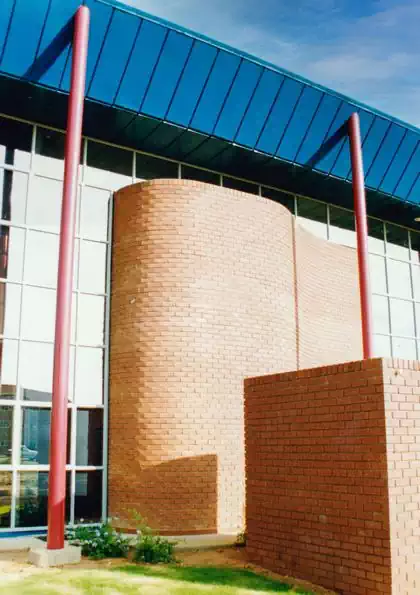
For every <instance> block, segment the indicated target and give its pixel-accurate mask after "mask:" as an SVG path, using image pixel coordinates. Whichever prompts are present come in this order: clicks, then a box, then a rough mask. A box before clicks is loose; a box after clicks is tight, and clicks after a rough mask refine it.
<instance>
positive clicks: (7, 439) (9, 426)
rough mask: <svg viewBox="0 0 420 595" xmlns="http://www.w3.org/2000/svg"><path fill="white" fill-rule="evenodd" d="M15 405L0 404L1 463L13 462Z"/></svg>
mask: <svg viewBox="0 0 420 595" xmlns="http://www.w3.org/2000/svg"><path fill="white" fill-rule="evenodd" d="M12 431H13V407H7V406H5V405H0V465H10V463H11V462H12Z"/></svg>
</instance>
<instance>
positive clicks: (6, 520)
mask: <svg viewBox="0 0 420 595" xmlns="http://www.w3.org/2000/svg"><path fill="white" fill-rule="evenodd" d="M11 510H12V474H11V473H9V472H7V471H2V472H1V473H0V527H2V528H4V527H10V513H11Z"/></svg>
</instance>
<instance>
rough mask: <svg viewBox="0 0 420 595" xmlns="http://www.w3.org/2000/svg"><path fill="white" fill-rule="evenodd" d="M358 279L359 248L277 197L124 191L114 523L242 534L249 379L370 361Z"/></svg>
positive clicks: (116, 316) (160, 186)
mask: <svg viewBox="0 0 420 595" xmlns="http://www.w3.org/2000/svg"><path fill="white" fill-rule="evenodd" d="M322 247H324V250H323V249H322ZM300 266H302V267H303V270H304V271H305V273H304V274H303V275H299V274H298V275H296V271H299V267H300ZM337 267H338V270H337ZM355 271H356V260H355V254H354V251H353V250H352V249H349V248H345V247H342V246H336V245H332V244H331V245H327V243H326V242H322V241H320V243H318V240H317V239H316V238H313V236H311V234H310V233H309V232H306V231H304V230H300V228H299V227H296V228H295V222H294V218H293V217H292V215H291V214H290V213H289V211H287V210H286V209H285V208H284V207H283V206H281V205H279V204H277V203H274V202H272V201H270V200H268V199H264V198H259V197H256V196H253V195H248V194H245V193H242V192H238V191H235V190H230V189H226V188H221V187H217V186H211V185H207V184H204V183H200V182H195V181H187V180H154V181H150V182H146V183H142V184H137V185H134V186H131V187H128V188H125V189H123V190H122V191H120V192H118V193H117V194H116V198H115V219H114V239H113V265H112V298H111V362H110V437H109V506H110V513H111V514H118V515H120V516H124V515H125V514H126V513H125V510H126V509H127V508H136V509H137V510H138V511H139V512H141V513H142V514H144V515H145V516H147V517H148V519H149V522H150V523H151V524H152V525H153V526H155V527H156V528H158V529H160V530H161V531H163V532H167V533H180V532H184V533H193V532H206V531H207V532H210V531H220V532H223V531H236V530H240V529H241V528H242V526H243V518H244V517H243V515H244V442H243V432H244V418H243V378H244V377H245V376H253V375H259V374H266V373H271V372H274V371H278V370H290V369H295V368H296V367H297V366H298V365H299V359H302V360H303V361H304V362H306V363H310V364H311V365H315V364H317V363H324V362H326V361H327V362H334V361H337V360H338V359H342V358H343V357H344V353H348V357H349V358H357V357H360V354H361V345H360V334H359V332H358V330H357V329H358V327H359V325H360V322H359V306H358V295H357V291H356V288H355V287H354V283H355ZM306 276H309V277H308V279H306ZM322 279H324V281H325V282H324V283H323V282H322ZM315 281H316V282H315ZM326 284H329V285H330V290H329V291H327V290H326ZM311 287H312V289H311ZM320 300H322V304H323V305H324V311H323V310H322V308H318V307H317V310H316V316H315V318H314V320H312V319H311V314H310V310H311V303H312V305H313V307H312V310H313V311H315V305H316V304H317V303H318V302H319V301H320ZM340 307H341V310H342V315H341V317H340V316H339V315H338V313H339V311H340ZM329 312H331V313H332V314H331V316H330V315H329ZM321 317H322V324H320V321H321ZM343 337H349V339H348V341H347V342H344V341H343ZM317 343H318V344H319V345H321V346H322V350H323V351H322V353H321V351H320V350H319V349H318V348H315V349H314V348H313V345H317Z"/></svg>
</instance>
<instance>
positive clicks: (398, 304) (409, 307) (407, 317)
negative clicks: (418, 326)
mask: <svg viewBox="0 0 420 595" xmlns="http://www.w3.org/2000/svg"><path fill="white" fill-rule="evenodd" d="M390 308H391V329H392V334H393V335H405V336H406V337H414V335H415V333H414V310H413V302H406V301H403V300H394V299H392V298H391V299H390Z"/></svg>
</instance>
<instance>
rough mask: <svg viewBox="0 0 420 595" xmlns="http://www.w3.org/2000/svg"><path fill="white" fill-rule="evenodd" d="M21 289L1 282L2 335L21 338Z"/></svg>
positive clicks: (0, 310)
mask: <svg viewBox="0 0 420 595" xmlns="http://www.w3.org/2000/svg"><path fill="white" fill-rule="evenodd" d="M20 298H21V287H20V285H14V284H12V283H1V282H0V334H1V335H6V336H7V337H18V336H19V317H20Z"/></svg>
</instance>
